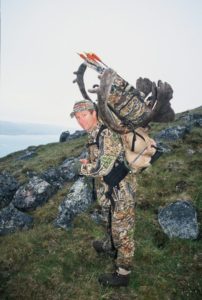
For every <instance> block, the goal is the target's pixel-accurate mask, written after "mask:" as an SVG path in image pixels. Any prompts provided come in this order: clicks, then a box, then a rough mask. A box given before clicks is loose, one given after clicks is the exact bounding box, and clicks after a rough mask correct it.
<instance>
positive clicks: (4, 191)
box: [0, 171, 19, 209]
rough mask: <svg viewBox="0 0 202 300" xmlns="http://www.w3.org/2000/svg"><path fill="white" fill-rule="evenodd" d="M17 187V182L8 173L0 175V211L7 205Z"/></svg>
mask: <svg viewBox="0 0 202 300" xmlns="http://www.w3.org/2000/svg"><path fill="white" fill-rule="evenodd" d="M18 187H19V184H18V182H17V180H16V179H15V178H14V177H13V176H11V175H10V174H9V173H8V172H5V171H3V172H1V173H0V209H1V208H4V207H6V206H7V205H9V203H10V202H11V200H12V198H13V196H14V194H15V192H16V190H17V189H18Z"/></svg>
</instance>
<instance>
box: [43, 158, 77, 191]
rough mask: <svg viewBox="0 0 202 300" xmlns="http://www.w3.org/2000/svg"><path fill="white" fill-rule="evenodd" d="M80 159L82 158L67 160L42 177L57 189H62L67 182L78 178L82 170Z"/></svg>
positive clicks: (45, 172)
mask: <svg viewBox="0 0 202 300" xmlns="http://www.w3.org/2000/svg"><path fill="white" fill-rule="evenodd" d="M79 159H80V157H77V158H74V157H70V158H67V159H66V160H65V161H64V162H63V163H62V164H61V165H60V166H59V167H57V168H49V169H48V170H46V171H44V172H43V173H42V174H41V175H40V177H41V178H43V179H44V180H46V181H47V182H48V183H50V184H51V185H53V186H54V187H56V189H58V188H61V187H62V186H63V185H64V183H65V182H67V181H70V180H73V179H76V178H77V177H78V175H79V173H80V169H81V166H80V162H79Z"/></svg>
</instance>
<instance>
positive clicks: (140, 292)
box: [0, 124, 202, 300]
mask: <svg viewBox="0 0 202 300" xmlns="http://www.w3.org/2000/svg"><path fill="white" fill-rule="evenodd" d="M173 125H174V124H173ZM166 126H167V124H164V125H162V124H161V125H159V124H157V125H155V126H154V127H156V129H155V130H159V129H160V128H163V127H164V128H165V127H166ZM152 130H154V129H152ZM201 135H202V133H201V129H199V128H193V130H192V132H191V134H188V135H187V136H186V138H185V139H184V140H183V141H178V142H175V143H171V144H170V146H171V147H172V148H173V149H174V151H172V153H169V154H164V155H163V156H162V157H161V158H160V159H159V160H158V161H157V162H156V163H155V164H154V166H153V167H152V168H150V169H148V170H146V171H145V172H143V173H142V174H141V175H139V176H138V192H137V206H136V226H135V243H136V251H135V255H134V264H133V266H134V270H133V272H132V275H131V281H130V285H129V287H127V288H118V289H114V288H103V287H101V286H100V285H99V283H98V281H97V278H98V276H99V274H101V273H103V272H106V271H107V272H109V271H111V270H112V269H113V261H112V259H111V258H108V257H105V256H98V255H97V254H96V253H95V251H94V250H93V249H92V246H91V243H92V240H93V239H97V238H99V237H101V236H102V235H103V229H102V228H101V227H100V226H99V225H98V224H96V223H95V222H94V221H93V220H92V219H91V217H90V211H91V210H92V209H93V207H94V206H96V204H93V205H92V207H91V208H89V210H88V211H87V212H85V213H82V214H80V215H79V216H77V217H76V218H75V219H74V222H73V227H72V228H70V229H69V230H67V231H65V230H63V229H59V228H55V227H53V225H52V222H53V220H54V219H55V217H56V216H57V213H58V206H59V204H60V203H61V201H62V200H63V199H64V197H65V195H66V194H67V193H68V190H69V188H70V187H71V185H72V184H73V182H70V183H68V184H66V185H65V186H64V187H63V188H62V189H61V190H59V191H58V192H57V193H56V194H55V195H54V196H53V197H52V198H51V199H50V200H49V201H48V202H47V203H46V204H45V205H44V206H43V207H40V208H38V209H37V210H35V211H34V212H31V213H30V214H31V215H32V216H33V217H34V226H33V228H32V229H30V230H29V231H21V232H16V233H14V234H12V235H8V236H5V237H1V238H0V299H3V300H12V299H22V300H23V299H25V300H28V299H34V300H35V299H36V300H38V299H39V300H40V299H48V300H72V299H75V300H87V299H92V300H98V299H102V300H122V299H123V300H130V299H131V300H133V299H138V300H150V299H151V300H153V299H155V300H156V299H163V300H164V299H165V300H168V299H171V300H175V299H179V300H181V299H182V300H184V299H197V300H198V299H201V298H202V276H201V274H202V242H201V238H200V239H198V240H195V241H192V240H180V239H169V238H168V237H167V236H166V235H165V234H164V233H163V232H162V230H161V228H160V225H159V224H158V220H157V212H158V208H159V207H160V206H164V205H166V204H168V203H171V202H173V201H175V200H178V199H187V200H191V201H192V202H193V204H194V205H195V206H196V208H197V211H198V219H199V222H200V224H199V225H200V227H201V220H202V185H201V182H202V180H201V179H202V178H201V164H202V163H201V162H202V160H201V148H202V144H201ZM84 143H85V138H81V139H78V140H75V141H72V142H71V143H62V144H59V143H55V144H48V145H45V146H40V147H38V148H37V156H36V157H34V158H32V159H30V160H27V161H25V162H22V161H18V160H16V157H18V156H19V155H20V152H18V153H15V154H12V155H9V156H7V157H6V158H3V159H1V160H0V163H1V164H0V171H2V170H7V171H10V172H11V173H12V174H13V175H15V176H16V177H17V179H18V180H20V181H21V182H24V181H26V180H27V177H26V176H27V175H26V172H27V170H30V171H35V172H38V173H40V172H42V171H44V170H46V169H48V168H49V167H51V166H57V165H58V164H60V163H62V161H63V160H64V159H66V158H67V157H70V156H72V153H74V155H79V154H80V153H81V151H82V148H83V144H84ZM187 149H193V150H194V151H195V152H194V153H193V154H192V155H190V154H189V153H188V151H187ZM180 181H184V182H186V185H185V186H184V188H183V189H182V190H180V189H177V188H176V184H177V183H178V182H180ZM200 236H201V235H200Z"/></svg>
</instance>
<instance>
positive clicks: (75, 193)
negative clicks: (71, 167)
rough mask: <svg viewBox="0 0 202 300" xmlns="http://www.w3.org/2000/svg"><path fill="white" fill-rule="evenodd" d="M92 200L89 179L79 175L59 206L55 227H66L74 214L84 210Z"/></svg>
mask: <svg viewBox="0 0 202 300" xmlns="http://www.w3.org/2000/svg"><path fill="white" fill-rule="evenodd" d="M92 202H93V193H92V186H91V181H89V179H87V178H84V177H80V178H79V179H78V180H77V181H76V182H75V183H74V185H73V186H72V188H71V189H70V191H69V193H68V194H67V196H66V197H65V199H64V200H63V202H62V203H61V205H60V206H59V214H58V216H57V218H56V220H55V221H54V225H55V226H56V227H62V228H65V229H67V228H68V227H70V226H71V224H72V221H73V219H74V217H75V216H76V215H78V214H79V213H81V212H84V211H85V210H86V209H87V208H88V207H89V206H90V204H91V203H92Z"/></svg>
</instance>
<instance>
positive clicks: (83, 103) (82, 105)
mask: <svg viewBox="0 0 202 300" xmlns="http://www.w3.org/2000/svg"><path fill="white" fill-rule="evenodd" d="M84 110H95V105H94V103H93V102H91V101H89V100H80V101H77V102H75V103H74V106H73V111H72V112H71V114H70V117H71V118H73V117H74V115H75V113H76V112H79V111H84Z"/></svg>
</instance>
